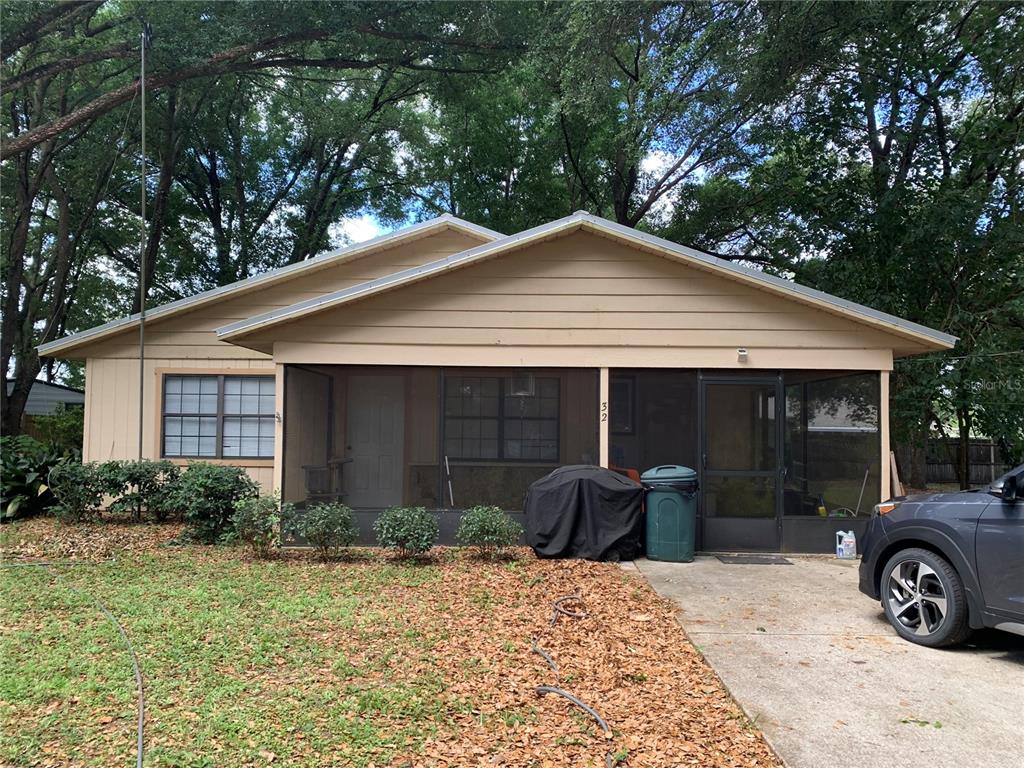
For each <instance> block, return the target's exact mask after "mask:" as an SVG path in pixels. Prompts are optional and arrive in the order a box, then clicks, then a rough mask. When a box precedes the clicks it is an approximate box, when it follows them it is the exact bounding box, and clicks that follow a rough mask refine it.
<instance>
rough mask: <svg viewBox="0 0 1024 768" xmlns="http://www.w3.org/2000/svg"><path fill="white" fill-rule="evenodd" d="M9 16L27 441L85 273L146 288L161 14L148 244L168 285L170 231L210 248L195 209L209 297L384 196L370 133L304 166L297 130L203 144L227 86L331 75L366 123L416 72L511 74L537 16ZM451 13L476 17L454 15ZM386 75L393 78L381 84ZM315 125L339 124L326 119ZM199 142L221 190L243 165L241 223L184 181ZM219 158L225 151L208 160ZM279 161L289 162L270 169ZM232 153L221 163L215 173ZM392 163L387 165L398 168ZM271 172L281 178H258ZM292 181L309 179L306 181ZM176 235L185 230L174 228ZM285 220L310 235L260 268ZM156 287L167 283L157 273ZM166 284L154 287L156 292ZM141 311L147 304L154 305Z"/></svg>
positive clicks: (226, 129) (190, 7) (244, 106)
mask: <svg viewBox="0 0 1024 768" xmlns="http://www.w3.org/2000/svg"><path fill="white" fill-rule="evenodd" d="M0 13H2V19H0V21H2V23H3V27H4V29H5V37H4V42H3V46H2V48H0V58H2V62H3V75H4V78H3V80H4V84H3V90H2V106H3V110H2V114H3V115H4V120H5V122H4V125H3V129H4V135H3V139H4V141H3V146H2V149H0V158H2V159H3V161H4V163H3V168H2V170H0V173H2V174H3V182H4V184H3V186H4V189H5V190H7V191H10V193H11V196H12V197H13V203H12V204H11V205H5V206H4V212H3V217H4V218H3V226H4V233H5V238H4V241H3V253H2V260H3V264H2V268H3V271H4V286H3V296H2V299H3V327H2V337H3V338H2V343H0V365H2V367H3V368H4V370H5V372H8V373H11V374H12V375H13V377H14V379H15V385H14V387H13V390H12V392H11V393H10V395H9V396H8V393H7V392H6V389H4V390H0V412H2V421H3V429H4V431H5V432H8V433H16V432H17V431H18V429H19V427H20V423H21V419H20V416H21V412H22V410H23V408H24V402H25V399H26V398H27V395H28V389H29V387H30V386H31V382H32V380H33V379H34V378H35V377H36V376H37V375H38V374H39V372H40V370H41V362H40V360H39V358H38V356H37V355H36V353H35V346H36V345H37V344H39V343H42V342H46V341H49V340H52V339H54V338H56V337H57V336H58V335H60V334H62V333H64V332H65V331H67V330H73V329H74V327H75V326H69V325H68V318H69V310H70V308H71V307H72V306H74V301H73V300H74V299H75V298H79V299H81V300H86V299H87V297H86V296H82V295H80V294H78V293H77V289H78V284H79V283H78V281H79V280H82V279H83V278H85V279H88V280H90V281H92V282H93V283H96V282H97V270H105V271H107V275H106V280H101V282H107V283H111V284H113V285H117V286H118V287H120V288H121V289H123V290H124V292H125V293H128V292H129V291H130V290H131V285H130V283H131V280H130V279H127V280H126V278H125V272H128V273H129V275H130V274H131V273H138V271H139V269H138V265H139V257H138V256H137V255H136V254H135V249H134V247H133V245H132V243H133V236H132V231H133V229H134V230H135V231H138V230H139V225H140V223H141V222H139V221H138V219H137V214H136V213H135V211H136V210H137V201H138V200H139V197H140V194H141V190H140V188H139V187H138V186H137V183H136V185H135V188H134V190H133V189H132V186H133V184H132V182H131V176H132V173H131V169H133V168H137V167H138V163H139V160H140V158H139V157H138V154H137V153H138V150H139V147H138V143H137V141H138V132H137V130H136V129H135V123H134V122H133V120H137V116H138V109H137V108H136V105H135V101H136V99H137V96H138V93H139V90H140V83H139V81H138V78H137V77H136V71H137V69H136V66H137V65H136V62H137V59H138V54H139V52H138V41H139V37H138V33H139V28H140V27H139V22H140V21H141V20H142V19H143V18H145V19H146V20H147V21H148V22H149V23H151V24H152V26H153V28H154V30H155V36H156V39H157V41H158V43H157V45H156V46H154V48H153V51H152V54H151V57H150V62H149V67H148V69H147V78H146V87H147V90H148V92H149V94H150V107H151V108H152V109H153V113H154V114H152V116H153V117H157V120H156V121H155V122H153V123H151V125H152V127H153V128H154V129H155V130H154V132H155V133H158V134H160V135H159V136H158V137H157V140H156V141H155V142H151V143H150V147H149V151H150V153H151V154H152V156H151V157H149V158H147V159H148V160H149V162H150V165H151V167H152V168H154V170H155V175H154V176H153V177H151V178H150V183H149V185H148V186H147V189H146V196H147V197H148V198H149V200H150V203H151V205H150V214H149V216H150V220H149V221H148V222H147V224H148V240H147V243H146V244H145V247H144V253H145V256H144V258H145V260H146V262H147V267H148V268H147V270H146V271H147V273H148V274H149V275H151V276H155V275H161V276H166V275H167V267H166V260H163V262H164V263H163V264H162V263H161V261H162V260H161V259H160V258H159V255H160V250H161V244H162V243H163V242H164V239H165V236H166V235H167V234H170V235H171V236H172V238H171V239H172V240H173V241H174V242H175V243H176V244H177V245H178V246H179V247H186V246H189V245H190V244H192V243H190V241H189V236H187V235H185V234H184V233H183V230H182V229H181V228H180V224H181V222H182V221H183V220H185V218H186V217H185V216H183V215H182V213H183V211H182V210H180V209H179V208H178V207H177V206H180V205H182V204H183V203H185V202H187V201H191V203H192V204H193V205H194V206H196V207H197V209H198V210H199V211H200V212H201V213H202V214H203V218H204V220H205V222H207V223H208V225H209V227H210V229H211V231H212V232H213V234H214V244H215V246H216V247H219V248H220V249H221V250H220V262H219V265H220V266H219V267H217V269H216V270H215V272H216V274H215V275H213V276H212V279H210V278H203V277H199V278H198V279H197V278H196V276H195V274H179V275H178V277H179V278H180V279H179V287H181V288H182V289H183V290H184V291H186V292H191V291H192V290H194V288H195V287H196V286H197V285H203V286H204V287H205V284H209V283H213V284H217V283H220V282H224V281H230V280H231V279H234V277H233V276H240V275H245V274H248V273H249V272H250V270H252V269H254V268H257V267H262V266H267V265H274V266H276V264H274V263H273V262H274V261H275V260H278V256H279V254H281V253H285V254H287V255H286V256H284V257H283V258H281V259H280V261H281V262H282V263H283V261H287V260H288V259H301V258H305V257H307V256H308V255H310V254H311V253H313V252H314V251H315V250H316V249H319V248H320V247H322V246H323V245H324V244H325V243H326V242H327V240H328V237H329V235H328V233H329V230H330V227H331V226H332V225H333V223H334V222H335V221H336V219H335V218H333V217H336V216H341V215H344V213H346V212H347V211H349V210H351V206H352V205H355V204H356V203H357V202H358V201H359V200H360V199H362V200H366V199H368V198H367V197H365V195H366V194H369V187H366V188H361V192H360V193H359V194H355V195H353V194H351V191H352V189H354V188H356V187H359V184H361V181H360V182H358V183H351V182H354V179H355V174H356V173H357V171H359V170H361V169H363V168H365V167H367V166H366V163H368V162H370V161H369V160H368V158H367V155H368V154H370V153H371V150H372V149H381V148H382V147H383V146H385V144H386V142H383V143H382V142H381V141H379V140H378V141H377V142H376V143H374V140H373V136H367V135H363V134H359V135H355V136H350V143H349V144H348V145H347V146H346V145H345V144H344V142H340V143H339V142H337V141H335V140H333V139H330V138H329V137H327V136H326V134H325V133H321V134H320V135H319V138H318V139H316V140H314V141H313V142H312V143H308V146H307V147H306V148H305V150H302V149H301V148H300V149H299V150H298V151H297V153H295V154H294V155H292V156H291V159H289V158H288V157H287V155H288V154H289V153H288V151H287V150H286V151H285V152H284V154H282V145H285V146H287V144H288V142H289V141H290V138H291V137H290V136H287V135H285V134H284V133H281V132H279V133H277V134H276V135H275V136H274V137H272V140H271V141H268V142H264V143H262V146H261V147H256V146H254V142H253V139H252V137H253V135H254V133H253V132H252V131H250V133H249V134H248V135H246V136H242V134H241V133H239V132H238V128H239V126H237V125H234V124H224V123H221V124H220V125H219V126H218V130H219V131H221V132H222V133H221V135H219V136H217V137H216V138H214V137H212V136H210V135H209V132H208V131H207V133H206V135H205V136H204V137H203V138H202V140H201V141H200V139H199V137H197V135H196V133H194V132H193V131H192V130H191V128H190V126H191V125H192V124H193V123H196V124H203V125H204V126H206V127H207V128H209V127H210V125H211V123H210V121H211V119H212V118H211V114H212V113H211V112H210V109H211V107H210V101H211V99H210V98H208V97H209V94H210V93H211V92H213V93H215V94H216V95H217V97H218V98H219V99H221V104H223V103H224V102H223V86H224V80H226V81H227V82H228V83H231V82H232V81H233V79H235V80H234V82H239V80H238V79H237V78H242V77H243V76H248V77H249V78H250V80H248V81H247V82H248V83H249V84H252V82H253V81H252V80H251V78H253V77H256V76H257V75H261V76H263V77H264V80H263V82H262V85H263V86H266V85H267V84H268V83H270V84H272V85H275V86H276V84H277V83H278V82H279V81H280V82H285V83H286V84H287V85H286V87H294V84H295V83H297V82H299V79H301V78H306V79H311V78H317V77H319V78H321V79H323V80H324V81H325V82H324V84H323V86H322V87H323V89H324V91H323V92H324V93H325V94H326V95H327V96H328V97H329V99H331V100H333V101H335V102H339V103H340V102H343V101H345V95H344V93H343V91H344V90H345V89H346V88H352V89H353V93H356V92H357V91H358V96H357V98H356V99H355V101H359V102H360V103H359V104H357V105H356V106H354V107H353V108H352V110H351V111H352V113H353V114H360V112H359V110H363V112H362V113H361V114H362V116H363V119H364V121H365V123H366V124H371V123H375V120H376V119H377V118H376V115H377V113H379V112H380V111H381V110H384V109H385V108H386V107H388V106H390V105H392V104H394V103H395V102H396V101H400V100H401V99H403V98H406V97H409V96H411V95H412V94H413V93H415V90H416V89H415V86H413V87H411V88H410V87H409V83H410V82H414V81H413V80H410V77H407V76H412V75H416V76H417V77H421V78H423V77H427V76H429V75H434V74H437V73H452V72H479V71H491V68H493V67H496V66H500V62H501V61H503V60H505V59H507V57H508V55H509V51H510V50H511V48H512V47H514V46H515V45H516V44H517V43H516V37H515V34H514V31H515V24H514V20H515V18H516V17H517V15H519V13H520V9H518V8H502V7H491V6H478V5H476V4H456V3H451V4H437V5H428V4H404V3H386V4H385V3H342V2H336V3H282V2H230V3H228V2H225V3H215V4H208V3H192V2H181V3H150V2H125V3H111V2H103V1H102V0H100V1H97V2H84V3H59V4H56V3H18V4H13V3H8V4H5V5H4V6H3V7H2V11H0ZM450 16H451V17H454V18H457V19H458V20H459V23H457V24H456V23H451V22H448V21H447V19H448V17H450ZM317 73H326V75H323V74H317ZM218 78H220V79H218ZM360 78H361V80H362V82H364V83H370V84H372V85H371V86H369V87H368V89H369V90H370V91H371V92H373V93H376V97H369V101H368V102H367V103H363V99H364V98H365V97H366V94H365V93H364V92H363V91H359V88H360V86H358V85H352V83H355V82H357V81H358V80H359V79H360ZM382 83H389V84H390V85H388V86H386V87H384V88H383V90H380V91H379V92H378V91H376V90H373V89H379V88H380V87H381V84H382ZM331 88H334V89H335V90H334V91H333V92H332V91H331ZM374 98H376V99H377V100H376V101H374ZM246 99H247V100H246V101H242V102H239V103H238V104H236V105H235V106H234V107H233V109H234V114H236V115H246V117H247V120H248V122H246V123H244V126H247V127H251V126H252V124H253V123H252V121H253V120H254V119H257V118H258V111H259V110H260V109H264V108H269V107H270V106H272V105H271V104H270V103H269V102H266V101H262V102H260V101H259V100H256V99H253V98H252V97H251V92H250V93H249V95H248V96H247V97H246ZM353 103H354V102H353ZM254 110H255V111H254ZM308 122H309V123H310V125H313V126H321V127H323V126H324V125H326V123H325V122H324V121H321V120H320V119H319V117H318V116H316V115H313V116H312V117H310V119H309V121H308ZM376 124H377V128H378V130H379V128H380V124H379V122H377V123H376ZM232 131H234V133H233V134H232ZM256 135H258V134H256ZM376 135H377V136H379V135H380V133H378V134H376ZM189 140H192V142H193V144H194V145H195V144H196V142H199V144H198V145H199V152H200V154H196V153H195V152H191V153H190V154H189V155H188V157H189V159H190V162H191V163H192V164H191V165H190V166H189V168H190V170H191V171H192V178H193V179H194V178H196V177H197V176H198V172H199V171H200V170H201V167H202V165H203V163H204V162H205V163H207V165H206V169H207V171H206V173H205V176H206V182H205V183H206V184H208V185H213V186H216V185H217V184H219V183H221V182H222V180H223V179H222V177H221V175H220V170H221V163H222V161H223V160H224V157H223V155H222V153H223V152H225V151H227V152H228V153H229V157H230V164H231V165H232V166H233V167H234V169H235V170H236V171H237V172H235V173H233V174H229V178H230V180H231V183H232V187H233V188H232V190H230V192H229V196H228V198H227V202H228V203H229V206H233V208H232V209H231V211H228V212H226V213H225V215H227V216H232V217H234V218H233V219H232V221H231V222H230V224H227V223H226V222H225V220H224V219H223V218H218V216H219V215H220V213H223V212H224V211H223V210H222V211H217V210H215V205H216V204H215V203H214V202H213V201H212V199H211V200H210V202H209V205H208V206H207V208H206V209H205V210H204V209H203V208H202V206H201V205H200V203H201V202H202V201H203V200H204V194H206V193H204V192H203V191H202V190H201V189H200V187H198V186H196V185H195V184H193V185H192V186H191V187H188V186H187V183H186V178H187V175H186V174H184V173H181V172H179V170H180V169H179V163H180V162H181V159H182V157H183V156H185V147H186V144H187V143H188V141H189ZM272 143H273V144H274V145H273V146H271V144H272ZM194 148H195V147H194V146H193V149H194ZM206 150H209V151H210V152H211V153H213V154H207V155H205V156H204V155H203V154H202V152H203V151H206ZM303 152H305V154H303ZM261 153H262V157H263V158H264V159H265V160H267V161H268V163H271V165H265V166H262V167H261V166H259V165H258V164H259V162H260V161H259V160H258V159H257V158H258V157H259V156H260V155H261ZM247 156H248V157H247ZM304 157H305V158H306V159H305V160H303V158H304ZM122 159H123V160H124V162H121V161H122ZM214 159H216V160H217V163H218V166H217V168H216V169H215V171H214V170H212V169H211V167H210V166H209V163H211V162H213V160H214ZM129 161H131V162H130V164H129ZM197 163H198V165H196V164H197ZM304 163H305V164H304ZM386 165H387V162H381V163H379V166H380V167H381V168H384V167H386ZM271 171H280V172H281V173H282V175H283V177H284V180H283V181H282V186H280V187H277V192H276V193H275V192H271V193H269V197H268V196H267V195H266V194H265V193H264V190H263V189H262V187H261V186H260V182H263V181H265V180H266V175H265V174H266V173H269V172H271ZM260 174H264V176H263V177H262V178H258V177H259V176H260ZM289 174H291V176H292V178H294V181H292V182H290V181H289ZM307 182H308V184H309V185H314V186H315V187H316V189H315V191H311V190H313V187H312V186H308V185H307ZM289 184H291V186H289ZM379 186H381V185H379ZM189 189H191V191H192V192H193V193H194V194H193V195H192V196H191V197H190V196H188V195H187V194H182V191H185V192H186V193H187V192H188V190H189ZM303 189H305V192H306V194H305V195H304V196H300V195H296V197H295V198H294V199H286V198H287V197H288V195H289V194H290V193H291V192H292V191H294V192H298V191H300V190H303ZM207 192H208V190H207ZM360 195H364V196H363V197H362V198H361V197H360ZM207 197H209V196H208V195H207ZM257 198H259V199H257ZM221 202H224V201H223V200H222V201H221ZM172 207H173V208H174V210H173V211H172V210H171V209H172ZM296 210H299V211H302V212H303V215H304V217H305V219H304V220H305V221H306V225H305V229H303V230H302V231H301V232H298V231H297V230H298V229H301V228H298V227H297V226H296V224H297V222H298V221H300V220H301V219H297V218H295V216H294V215H292V214H294V212H295V211H296ZM186 213H187V212H186ZM218 227H219V228H220V231H219V232H218V231H216V230H217V228H218ZM168 228H169V229H170V233H168V232H166V231H165V230H167V229H168ZM275 228H276V229H277V231H278V232H280V233H282V234H281V238H283V239H286V238H287V237H291V238H292V239H293V240H294V241H295V242H294V243H292V242H289V243H288V244H285V245H281V247H279V248H277V249H276V250H272V252H271V253H270V254H268V255H267V256H266V258H265V259H264V261H262V262H260V263H259V264H256V263H254V262H252V260H253V259H254V258H255V257H254V255H253V254H255V253H256V252H257V249H256V248H255V247H254V244H255V243H259V242H263V241H266V240H267V239H268V238H271V239H272V236H271V234H270V233H271V230H273V229H275ZM192 245H194V244H192ZM260 258H263V256H262V255H261V256H260ZM236 262H237V263H236ZM190 264H191V266H192V268H193V272H195V271H197V270H199V271H201V269H200V268H201V267H205V264H206V260H205V258H201V257H197V258H194V259H192V261H191V262H190ZM149 282H152V283H153V284H154V285H155V284H157V283H158V282H159V283H163V282H164V281H162V280H160V281H157V280H154V279H153V278H151V280H150V281H149ZM150 288H151V286H146V292H147V293H148V292H149V290H150ZM160 291H161V294H162V295H163V296H165V297H170V296H168V294H171V295H173V293H174V292H175V288H173V287H170V288H168V287H167V286H166V285H163V284H161V285H160ZM135 293H136V294H137V293H138V291H137V289H136V290H135ZM133 306H134V308H137V307H138V302H137V300H136V301H134V302H133ZM88 314H89V313H88V312H82V313H76V316H79V317H85V316H87V315H88Z"/></svg>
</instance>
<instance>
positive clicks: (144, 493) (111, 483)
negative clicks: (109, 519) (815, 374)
mask: <svg viewBox="0 0 1024 768" xmlns="http://www.w3.org/2000/svg"><path fill="white" fill-rule="evenodd" d="M99 472H100V482H101V483H102V485H103V491H104V493H107V494H109V495H111V496H113V497H114V498H115V499H116V500H115V501H114V502H113V503H112V504H111V505H110V509H111V510H112V511H115V512H131V514H132V517H134V518H135V519H136V520H141V519H142V512H143V510H145V511H147V512H150V513H152V514H153V516H154V517H156V519H157V520H164V519H166V518H167V516H168V515H169V514H171V513H172V512H173V511H174V509H173V507H172V505H171V503H170V498H169V496H170V492H171V489H172V487H173V485H174V483H175V481H176V480H177V479H178V477H179V475H180V474H181V471H180V470H179V469H178V467H177V466H175V465H174V464H172V463H171V462H169V461H151V460H148V459H144V460H142V461H108V462H105V463H104V464H102V465H100V469H99Z"/></svg>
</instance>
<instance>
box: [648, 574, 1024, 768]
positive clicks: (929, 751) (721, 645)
mask: <svg viewBox="0 0 1024 768" xmlns="http://www.w3.org/2000/svg"><path fill="white" fill-rule="evenodd" d="M789 559H790V560H791V561H792V563H793V564H792V565H725V564H723V563H721V562H719V561H718V559H717V558H714V557H699V558H698V559H697V560H696V562H693V563H687V564H682V563H657V562H653V561H649V560H640V561H637V563H636V565H637V567H638V568H639V570H640V572H641V573H642V574H643V575H644V576H645V577H646V578H647V579H648V581H649V582H650V583H651V585H652V586H653V587H654V589H655V590H657V592H659V593H660V594H661V595H663V596H665V597H667V598H670V599H672V600H674V601H675V602H676V603H677V604H678V605H679V607H680V613H679V618H680V622H681V623H682V625H683V627H684V628H685V629H686V632H687V634H688V635H689V636H690V639H691V640H692V641H693V643H694V645H696V646H697V647H698V648H699V649H700V650H701V651H702V652H703V654H704V655H705V657H706V658H707V660H708V661H709V662H710V663H711V665H712V667H714V669H715V671H716V672H717V673H718V674H719V676H720V677H721V678H722V680H723V682H724V683H725V684H726V686H727V687H728V688H729V690H730V691H731V692H732V694H733V696H735V698H736V699H737V700H738V701H739V703H740V704H741V705H742V706H743V707H744V709H746V711H747V713H748V714H749V715H750V717H751V718H753V719H754V721H755V722H756V724H757V725H758V726H759V727H760V728H761V729H762V730H763V731H764V733H765V735H766V736H767V737H768V739H769V741H770V742H771V743H772V745H773V747H774V748H775V749H776V751H777V752H778V753H779V755H780V756H781V757H782V759H783V760H784V761H785V762H786V764H787V765H789V766H790V768H844V767H845V766H850V768H873V767H874V766H877V767H878V768H896V767H900V768H944V767H947V766H948V768H972V767H973V766H984V768H1003V767H1004V766H1005V768H1011V767H1012V768H1019V766H1021V765H1024V638H1022V637H1017V636H1015V635H1009V634H1004V633H1001V632H995V631H990V632H984V633H979V634H977V635H976V636H975V637H974V638H973V639H972V641H971V643H970V645H968V646H965V647H963V648H959V649H956V650H945V651H938V650H932V649H928V648H922V647H920V646H916V645H913V644H911V643H908V642H905V641H904V640H902V639H900V638H899V637H898V636H897V635H896V633H895V632H894V631H893V630H892V629H891V628H890V627H889V625H888V623H887V622H886V621H885V617H884V616H883V614H882V610H881V608H880V606H879V605H878V604H877V603H876V602H874V601H872V600H870V599H869V598H867V597H865V596H864V595H862V594H861V593H860V592H858V591H857V563H855V562H843V561H839V560H835V559H834V558H824V557H791V558H789Z"/></svg>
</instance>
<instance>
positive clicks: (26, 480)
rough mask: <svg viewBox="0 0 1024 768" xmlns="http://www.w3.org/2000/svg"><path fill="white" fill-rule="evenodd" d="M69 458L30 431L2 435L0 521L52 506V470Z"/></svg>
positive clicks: (54, 500) (0, 440) (33, 513)
mask: <svg viewBox="0 0 1024 768" xmlns="http://www.w3.org/2000/svg"><path fill="white" fill-rule="evenodd" d="M69 458H70V457H69V455H67V454H62V453H60V452H58V451H56V450H54V449H52V448H49V447H47V446H45V445H43V444H42V443H40V442H39V441H38V440H34V439H33V438H31V437H29V436H28V435H18V436H17V437H3V438H0V522H7V521H8V520H14V519H16V518H19V517H30V516H31V515H37V514H39V513H40V512H43V511H45V510H46V509H48V508H50V507H52V506H53V505H54V503H56V499H55V498H54V496H53V493H51V492H50V486H49V480H48V477H49V474H50V470H51V469H52V468H53V467H55V466H57V465H58V464H62V463H64V462H66V461H68V460H69Z"/></svg>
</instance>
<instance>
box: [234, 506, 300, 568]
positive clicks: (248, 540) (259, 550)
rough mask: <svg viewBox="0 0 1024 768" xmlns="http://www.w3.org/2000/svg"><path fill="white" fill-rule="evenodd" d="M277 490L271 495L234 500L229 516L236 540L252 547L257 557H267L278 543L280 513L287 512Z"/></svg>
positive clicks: (287, 509)
mask: <svg viewBox="0 0 1024 768" xmlns="http://www.w3.org/2000/svg"><path fill="white" fill-rule="evenodd" d="M290 507H291V505H290V504H284V505H282V504H281V497H280V496H278V495H277V494H276V493H274V494H272V495H270V496H246V497H245V498H241V499H238V500H237V501H236V502H235V513H234V515H233V516H232V518H231V522H232V523H233V524H234V528H235V530H234V533H235V536H236V537H237V538H238V540H239V541H241V542H243V543H245V544H248V545H249V546H250V547H252V551H253V554H254V555H256V556H257V557H267V555H269V554H270V552H271V551H272V550H273V549H274V548H275V547H278V546H280V544H281V516H282V514H284V515H287V514H288V513H289V511H290V509H289V508H290Z"/></svg>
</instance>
